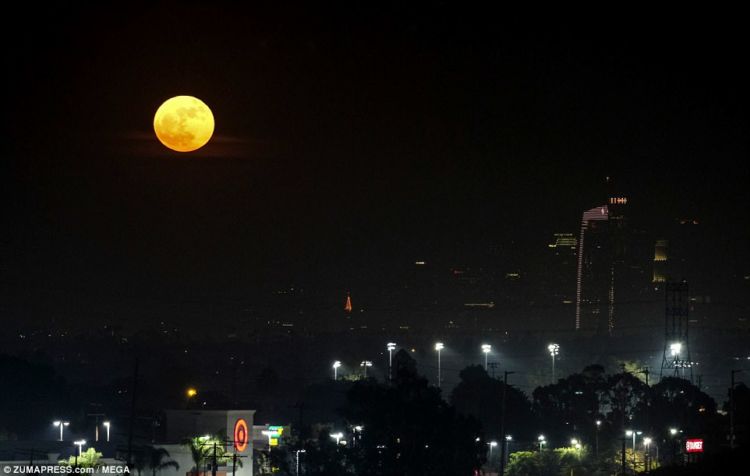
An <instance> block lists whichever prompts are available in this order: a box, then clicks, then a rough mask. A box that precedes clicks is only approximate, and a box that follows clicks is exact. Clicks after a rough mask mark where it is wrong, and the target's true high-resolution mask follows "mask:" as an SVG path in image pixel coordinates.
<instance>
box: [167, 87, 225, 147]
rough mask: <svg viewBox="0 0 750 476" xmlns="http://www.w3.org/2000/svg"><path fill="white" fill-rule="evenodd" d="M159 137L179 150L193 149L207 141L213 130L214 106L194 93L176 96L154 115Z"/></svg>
mask: <svg viewBox="0 0 750 476" xmlns="http://www.w3.org/2000/svg"><path fill="white" fill-rule="evenodd" d="M154 132H156V137H157V138H158V139H159V141H160V142H161V143H162V144H164V146H165V147H168V148H170V149H172V150H174V151H177V152H192V151H194V150H197V149H200V148H201V147H203V146H204V145H206V144H207V143H208V141H209V140H210V139H211V136H212V135H213V133H214V115H213V113H212V112H211V109H209V107H208V106H207V105H206V103H204V102H203V101H201V100H200V99H198V98H196V97H193V96H175V97H173V98H170V99H167V100H166V101H164V103H163V104H162V105H161V106H159V109H157V110H156V114H155V115H154Z"/></svg>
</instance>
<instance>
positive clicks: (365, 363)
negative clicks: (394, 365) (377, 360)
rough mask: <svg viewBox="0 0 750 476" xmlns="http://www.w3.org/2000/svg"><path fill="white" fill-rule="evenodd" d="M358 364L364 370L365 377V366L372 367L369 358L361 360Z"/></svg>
mask: <svg viewBox="0 0 750 476" xmlns="http://www.w3.org/2000/svg"><path fill="white" fill-rule="evenodd" d="M359 366H360V367H362V368H363V369H364V370H365V379H367V367H372V362H370V361H369V360H363V361H362V362H361V363H360V364H359Z"/></svg>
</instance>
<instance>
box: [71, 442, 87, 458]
mask: <svg viewBox="0 0 750 476" xmlns="http://www.w3.org/2000/svg"><path fill="white" fill-rule="evenodd" d="M73 444H74V445H76V446H77V447H78V456H81V451H82V450H81V448H83V445H85V444H86V440H78V441H74V442H73Z"/></svg>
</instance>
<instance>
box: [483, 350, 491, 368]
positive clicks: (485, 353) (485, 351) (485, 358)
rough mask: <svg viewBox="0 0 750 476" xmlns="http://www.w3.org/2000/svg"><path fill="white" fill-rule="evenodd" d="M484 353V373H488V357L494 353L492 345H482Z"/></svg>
mask: <svg viewBox="0 0 750 476" xmlns="http://www.w3.org/2000/svg"><path fill="white" fill-rule="evenodd" d="M482 352H484V371H485V372H486V371H487V355H488V354H489V353H490V352H492V346H491V345H490V344H482Z"/></svg>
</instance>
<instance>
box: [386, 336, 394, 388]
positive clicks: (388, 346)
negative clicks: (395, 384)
mask: <svg viewBox="0 0 750 476" xmlns="http://www.w3.org/2000/svg"><path fill="white" fill-rule="evenodd" d="M385 348H386V349H388V380H393V351H394V350H396V343H395V342H389V343H387V344H386V345H385Z"/></svg>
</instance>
